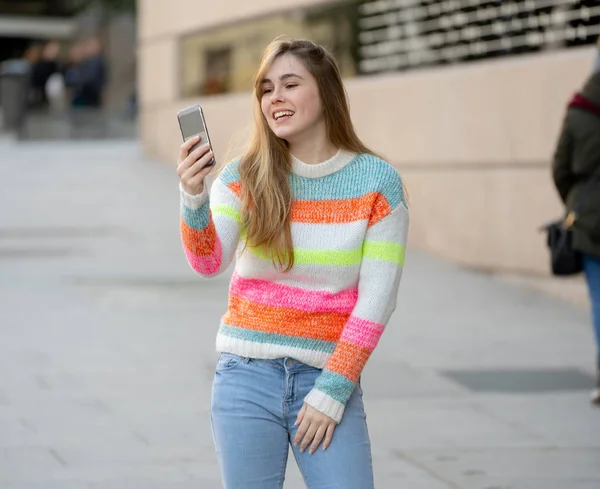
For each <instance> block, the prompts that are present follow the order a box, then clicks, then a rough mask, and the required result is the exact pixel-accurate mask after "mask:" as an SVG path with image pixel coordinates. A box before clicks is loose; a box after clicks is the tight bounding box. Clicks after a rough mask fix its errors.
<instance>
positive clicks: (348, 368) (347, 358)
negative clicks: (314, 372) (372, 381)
mask: <svg viewBox="0 0 600 489" xmlns="http://www.w3.org/2000/svg"><path fill="white" fill-rule="evenodd" d="M370 355H371V351H370V350H368V349H366V348H363V347H361V346H358V345H355V344H353V343H348V342H347V341H340V342H338V344H337V346H336V347H335V351H334V352H333V355H331V358H330V359H329V362H327V365H326V366H325V368H326V369H327V370H329V371H331V372H335V373H338V374H341V375H343V376H344V377H346V378H347V379H350V380H351V381H352V382H357V381H358V377H360V374H361V372H362V370H363V368H364V367H365V364H366V363H367V360H368V359H369V356H370Z"/></svg>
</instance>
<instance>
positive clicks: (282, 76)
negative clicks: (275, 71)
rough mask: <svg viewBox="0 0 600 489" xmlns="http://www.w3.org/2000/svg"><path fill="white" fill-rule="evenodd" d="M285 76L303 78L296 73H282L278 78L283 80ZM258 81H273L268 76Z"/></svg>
mask: <svg viewBox="0 0 600 489" xmlns="http://www.w3.org/2000/svg"><path fill="white" fill-rule="evenodd" d="M287 78H300V79H301V80H304V78H302V77H301V76H300V75H297V74H296V73H284V74H283V75H281V76H280V77H279V79H280V80H285V79H287ZM260 83H261V84H263V83H273V82H272V81H271V79H270V78H263V79H262V80H261V81H260Z"/></svg>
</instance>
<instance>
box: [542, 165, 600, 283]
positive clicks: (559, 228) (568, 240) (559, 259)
mask: <svg viewBox="0 0 600 489" xmlns="http://www.w3.org/2000/svg"><path fill="white" fill-rule="evenodd" d="M598 177H600V167H598V168H597V169H596V171H594V173H593V175H592V176H591V178H590V179H589V180H588V181H587V183H586V184H585V187H584V188H583V189H582V190H581V193H580V194H579V197H578V198H577V201H576V202H575V203H574V204H573V206H572V207H571V210H570V211H569V212H568V213H567V216H566V217H565V218H564V219H561V220H558V221H553V222H551V223H549V224H546V225H545V226H543V227H542V230H544V231H546V234H547V237H546V244H547V245H548V248H549V250H550V270H551V271H552V275H556V276H558V277H564V276H569V275H576V274H578V273H580V272H582V271H583V260H582V256H581V253H580V252H579V251H577V250H575V249H573V229H572V228H573V224H575V221H576V220H577V211H578V210H579V208H580V207H581V204H582V202H584V201H585V198H586V197H587V196H588V194H589V192H590V191H591V189H592V185H593V184H594V182H595V181H596V180H598Z"/></svg>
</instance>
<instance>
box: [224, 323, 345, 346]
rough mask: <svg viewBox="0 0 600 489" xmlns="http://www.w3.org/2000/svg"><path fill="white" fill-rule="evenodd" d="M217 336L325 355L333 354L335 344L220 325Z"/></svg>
mask: <svg viewBox="0 0 600 489" xmlns="http://www.w3.org/2000/svg"><path fill="white" fill-rule="evenodd" d="M219 334H222V335H225V336H229V337H230V338H236V339H238V340H246V341H252V342H254V343H264V344H272V345H282V346H292V347H294V348H301V349H303V350H313V351H320V352H325V353H333V350H334V349H335V345H336V343H334V342H332V341H322V340H313V339H310V338H301V337H298V336H286V335H282V334H276V333H263V332H260V331H253V330H251V329H245V328H238V327H236V326H228V325H226V324H221V326H220V328H219Z"/></svg>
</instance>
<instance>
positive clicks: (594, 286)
mask: <svg viewBox="0 0 600 489" xmlns="http://www.w3.org/2000/svg"><path fill="white" fill-rule="evenodd" d="M583 269H584V272H585V278H586V279H587V283H588V289H589V291H590V302H591V303H592V322H593V324H594V334H595V335H596V351H597V355H596V365H597V367H598V370H599V371H600V259H598V258H596V257H594V256H592V255H586V254H584V255H583ZM599 380H600V379H599ZM599 387H600V386H599Z"/></svg>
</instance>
